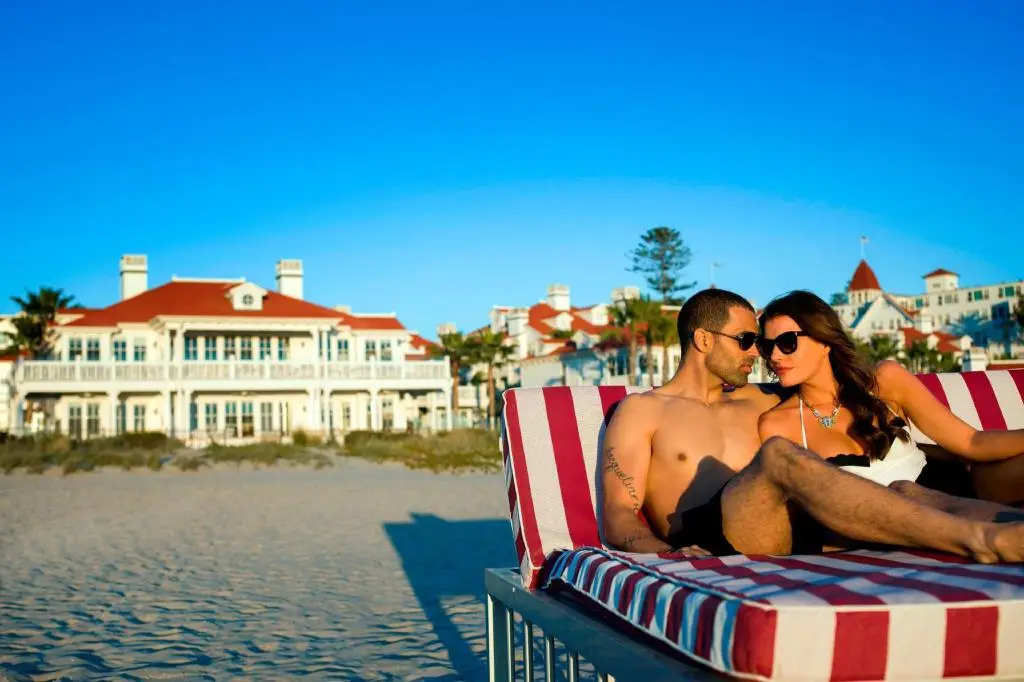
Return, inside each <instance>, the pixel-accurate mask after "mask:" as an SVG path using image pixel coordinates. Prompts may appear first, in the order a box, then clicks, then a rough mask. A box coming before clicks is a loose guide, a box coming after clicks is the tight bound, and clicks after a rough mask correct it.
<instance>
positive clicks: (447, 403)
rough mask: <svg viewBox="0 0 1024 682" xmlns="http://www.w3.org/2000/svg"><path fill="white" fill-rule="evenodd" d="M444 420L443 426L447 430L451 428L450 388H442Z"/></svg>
mask: <svg viewBox="0 0 1024 682" xmlns="http://www.w3.org/2000/svg"><path fill="white" fill-rule="evenodd" d="M444 404H445V410H444V421H445V428H446V429H447V430H449V431H451V430H452V411H453V410H452V391H451V389H450V388H446V389H445V390H444Z"/></svg>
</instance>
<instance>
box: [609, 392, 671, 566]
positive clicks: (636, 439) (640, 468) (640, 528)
mask: <svg viewBox="0 0 1024 682" xmlns="http://www.w3.org/2000/svg"><path fill="white" fill-rule="evenodd" d="M654 400H657V399H656V398H651V397H645V396H641V395H632V396H627V397H626V398H625V399H623V401H622V402H621V403H619V406H618V408H617V409H616V410H615V415H614V416H613V417H612V420H611V423H609V424H608V429H607V431H606V432H605V437H604V450H603V452H602V453H601V475H602V483H603V490H604V497H603V499H602V501H601V504H602V507H601V511H602V515H601V516H602V525H603V527H604V537H605V542H607V543H608V544H609V545H610V546H612V547H615V548H616V549H620V550H623V551H626V552H645V553H647V552H667V551H670V550H671V549H672V547H671V546H670V545H668V544H667V543H664V542H662V541H661V540H659V539H658V538H657V537H655V535H654V533H652V532H651V530H650V529H649V528H648V527H647V526H646V525H645V524H644V522H643V521H641V520H640V516H639V514H640V510H641V509H642V508H643V506H644V496H645V491H646V490H647V472H648V470H649V469H650V464H651V455H652V448H653V445H652V442H653V439H654V431H655V428H656V425H657V410H658V409H659V408H658V406H657V405H652V404H650V402H649V401H654ZM645 403H646V404H645Z"/></svg>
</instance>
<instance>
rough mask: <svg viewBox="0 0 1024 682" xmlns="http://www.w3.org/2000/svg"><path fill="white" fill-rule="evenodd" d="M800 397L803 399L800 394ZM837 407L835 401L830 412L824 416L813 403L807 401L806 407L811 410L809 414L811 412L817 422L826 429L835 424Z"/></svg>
mask: <svg viewBox="0 0 1024 682" xmlns="http://www.w3.org/2000/svg"><path fill="white" fill-rule="evenodd" d="M801 399H803V396H801ZM839 407H840V405H839V403H836V407H835V409H834V410H832V414H830V415H827V416H826V415H823V414H822V413H821V412H818V411H817V410H816V409H814V406H813V405H811V404H810V403H807V409H809V410H810V411H811V414H813V415H814V418H815V419H817V420H818V423H819V424H821V425H822V426H823V427H825V428H826V429H831V428H832V427H833V426H835V425H836V416H837V415H838V414H839Z"/></svg>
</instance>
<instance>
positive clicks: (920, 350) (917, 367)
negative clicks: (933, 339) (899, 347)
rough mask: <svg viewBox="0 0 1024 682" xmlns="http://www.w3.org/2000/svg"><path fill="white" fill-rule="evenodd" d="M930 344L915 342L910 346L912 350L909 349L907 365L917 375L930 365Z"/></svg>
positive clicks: (920, 341)
mask: <svg viewBox="0 0 1024 682" xmlns="http://www.w3.org/2000/svg"><path fill="white" fill-rule="evenodd" d="M929 350H930V349H929V348H928V344H927V343H925V341H924V340H919V341H915V342H914V343H912V344H910V348H908V349H907V355H906V359H907V364H908V369H909V370H910V371H911V372H914V373H915V374H919V373H921V372H923V371H924V368H925V367H926V366H927V364H928V352H929Z"/></svg>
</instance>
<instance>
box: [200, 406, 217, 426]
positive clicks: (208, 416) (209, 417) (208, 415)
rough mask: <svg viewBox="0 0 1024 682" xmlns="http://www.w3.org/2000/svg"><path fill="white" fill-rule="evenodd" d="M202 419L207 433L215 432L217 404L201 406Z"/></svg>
mask: <svg viewBox="0 0 1024 682" xmlns="http://www.w3.org/2000/svg"><path fill="white" fill-rule="evenodd" d="M203 417H204V422H205V425H206V431H207V433H214V432H216V431H217V403H206V404H205V405H203Z"/></svg>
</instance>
